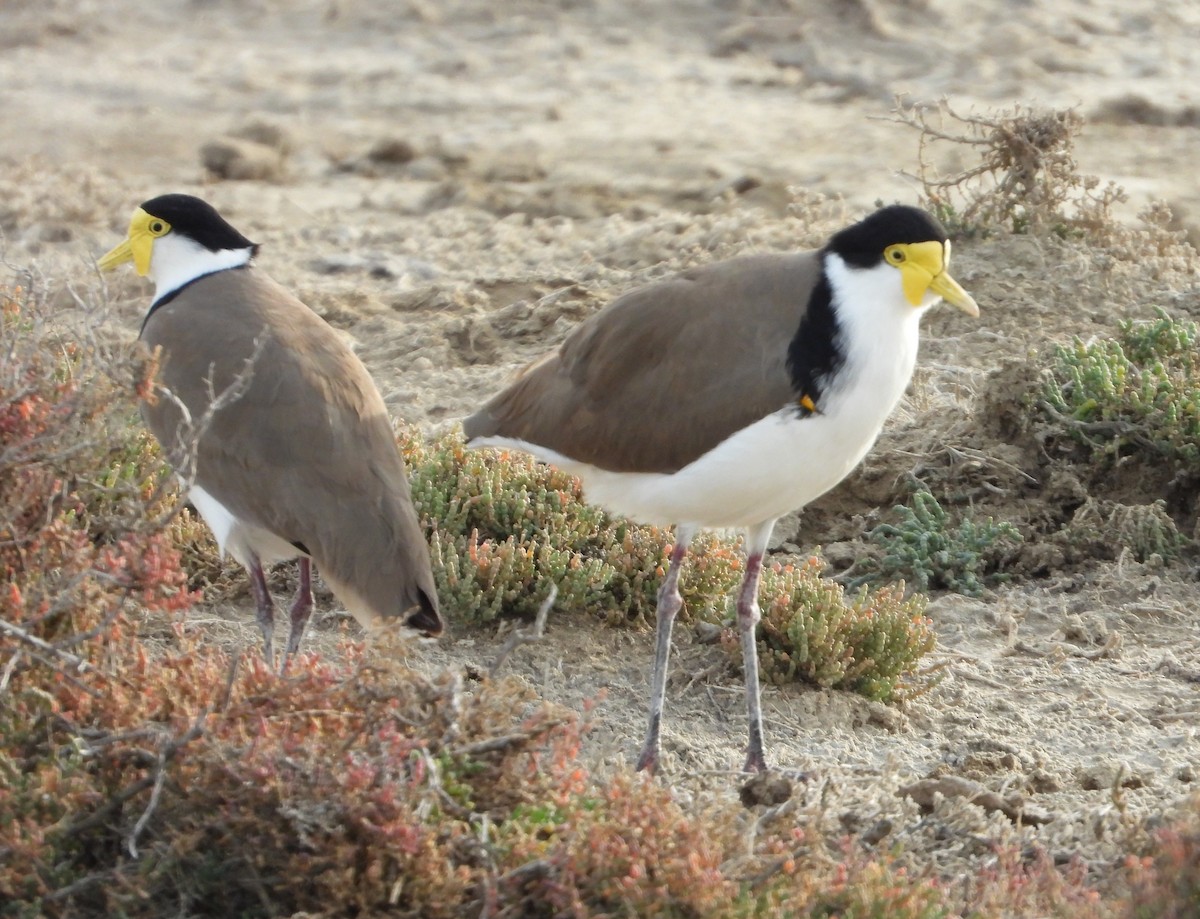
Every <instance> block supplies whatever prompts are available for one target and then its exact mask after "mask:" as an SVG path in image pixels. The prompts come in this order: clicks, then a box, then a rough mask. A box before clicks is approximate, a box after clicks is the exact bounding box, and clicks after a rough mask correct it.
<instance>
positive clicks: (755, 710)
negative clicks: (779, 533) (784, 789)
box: [737, 520, 775, 772]
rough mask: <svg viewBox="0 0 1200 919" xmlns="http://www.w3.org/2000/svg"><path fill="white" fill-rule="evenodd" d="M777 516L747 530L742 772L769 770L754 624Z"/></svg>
mask: <svg viewBox="0 0 1200 919" xmlns="http://www.w3.org/2000/svg"><path fill="white" fill-rule="evenodd" d="M774 526H775V521H774V520H769V521H767V522H766V523H760V524H759V525H758V526H757V527H754V528H753V529H751V530H749V531H748V532H747V533H746V576H745V578H743V579H742V589H741V591H740V592H739V594H738V602H737V620H738V632H739V633H740V634H741V639H742V667H743V668H744V669H745V671H746V714H747V717H748V719H749V722H750V737H749V741H748V742H747V745H746V765H744V766H743V767H742V771H743V772H766V770H767V759H766V756H765V755H764V754H763V726H762V701H761V696H760V691H759V686H758V642H757V639H756V638H755V634H754V633H755V628H756V627H757V626H758V620H759V619H760V618H761V614H760V612H759V609H758V579H759V575H760V573H761V572H762V560H763V554H764V553H765V552H766V551H767V543H768V542H769V541H770V539H771V530H772V528H773V527H774Z"/></svg>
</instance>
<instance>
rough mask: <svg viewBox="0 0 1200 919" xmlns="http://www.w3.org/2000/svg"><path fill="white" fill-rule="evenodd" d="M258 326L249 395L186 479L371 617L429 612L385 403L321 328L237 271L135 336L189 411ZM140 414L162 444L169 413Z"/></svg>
mask: <svg viewBox="0 0 1200 919" xmlns="http://www.w3.org/2000/svg"><path fill="white" fill-rule="evenodd" d="M260 335H261V336H262V342H261V347H262V350H261V353H260V354H259V356H258V358H257V360H256V361H255V363H254V365H253V369H252V371H251V373H252V376H251V379H250V383H249V387H248V389H247V391H246V392H245V394H244V395H243V396H241V397H240V398H238V399H237V400H236V401H234V402H232V403H231V404H230V405H228V406H227V407H225V408H223V409H221V410H220V411H219V412H217V414H216V416H215V417H214V419H213V424H212V426H211V428H210V429H209V430H208V432H207V434H206V435H205V436H204V437H203V438H202V439H201V441H200V443H199V448H198V451H197V457H196V484H197V485H200V486H201V487H202V488H204V489H205V490H206V491H208V492H209V493H210V494H212V495H213V496H214V497H215V498H216V499H217V500H218V501H220V502H221V503H222V504H223V505H225V507H227V508H228V509H229V510H230V511H231V512H232V513H233V514H234V515H235V516H237V517H238V518H240V519H243V520H246V521H249V522H252V523H254V524H256V525H257V526H260V527H262V528H264V529H266V530H269V531H270V532H272V533H275V534H277V535H278V536H280V537H281V538H283V539H285V540H287V541H288V542H291V543H293V544H298V545H303V546H304V547H305V548H306V549H307V550H308V552H309V553H310V554H311V555H312V558H313V560H314V561H315V562H316V564H317V566H318V568H319V569H322V570H325V571H326V572H327V573H328V575H329V576H330V580H331V581H334V580H336V581H338V582H341V583H345V584H348V585H350V586H351V587H353V588H354V590H355V591H356V592H357V593H358V595H359V596H360V597H361V598H362V599H363V600H364V601H365V602H366V603H367V604H368V605H369V606H370V607H371V608H372V610H373V611H374V612H375V613H376V615H378V616H380V617H384V618H390V617H393V616H399V615H402V614H404V613H405V612H407V611H410V610H412V608H414V607H419V608H420V609H422V610H425V611H426V612H427V613H428V614H430V615H432V617H433V618H434V619H435V620H436V618H437V610H438V601H437V593H436V589H435V586H434V582H433V575H432V572H431V570H430V563H429V550H428V546H427V544H426V542H425V538H424V534H423V533H422V531H421V527H420V524H419V522H418V520H417V515H416V512H415V510H414V508H413V506H412V498H411V493H410V489H409V484H408V476H407V474H406V470H405V468H404V460H403V457H402V456H401V455H400V451H399V449H398V447H397V446H396V442H395V438H394V436H393V432H392V427H391V423H390V421H389V418H388V414H387V409H386V407H385V405H384V402H383V399H382V397H381V396H380V395H379V391H378V390H377V389H376V387H375V384H374V382H373V381H372V380H371V377H370V375H369V374H368V372H367V370H366V368H365V367H364V366H363V364H362V362H361V361H359V359H358V358H357V357H355V356H354V354H353V353H352V352H351V351H350V349H349V348H348V347H347V346H346V345H345V344H344V343H343V342H342V340H341V339H340V338H339V337H338V336H337V333H335V332H334V331H333V329H331V328H330V327H329V326H328V325H327V324H326V323H325V322H324V321H323V320H322V319H321V318H320V317H319V316H317V315H316V314H315V313H314V312H312V311H311V310H310V309H309V308H308V307H306V306H305V305H304V304H303V303H301V302H300V301H299V300H297V299H296V298H295V297H293V296H292V295H291V294H289V293H288V292H287V291H286V290H285V289H284V288H282V287H281V286H279V285H278V284H276V283H275V282H274V281H273V280H271V279H270V278H269V277H267V276H266V275H264V274H262V273H260V272H259V271H258V270H257V269H255V268H253V267H247V268H243V269H236V270H232V271H222V272H219V273H216V274H213V275H210V276H208V277H205V278H201V279H200V280H198V281H196V282H194V283H193V284H191V285H190V286H188V287H186V288H185V289H184V290H182V291H181V292H180V293H179V295H178V296H177V297H176V298H175V299H174V300H171V301H170V302H168V303H167V304H165V305H163V306H162V307H160V308H158V309H157V310H155V311H154V313H153V314H152V315H151V316H150V317H149V319H148V320H147V322H146V325H145V328H144V329H143V330H142V335H141V340H142V341H143V342H144V343H145V345H146V346H147V347H149V348H150V349H154V348H155V347H157V346H161V347H162V349H163V352H164V360H163V366H162V382H163V384H164V385H165V386H166V387H167V388H168V389H170V390H171V391H172V392H173V393H174V394H175V395H176V396H177V397H178V398H179V399H180V400H181V401H182V402H183V403H184V404H185V405H186V406H187V407H188V410H189V411H190V412H191V414H192V416H193V418H198V417H199V416H200V415H201V414H202V413H203V412H204V411H205V409H206V408H207V407H208V406H209V405H210V404H211V398H210V392H209V386H208V383H207V380H208V379H209V378H211V380H212V389H213V391H214V392H216V393H217V394H220V393H221V392H223V391H224V390H225V389H226V388H227V387H228V386H230V384H231V383H233V381H234V380H235V379H236V378H237V377H238V375H239V374H240V373H242V372H243V371H244V368H245V362H246V361H247V360H248V359H249V358H250V357H251V355H252V354H253V353H254V349H255V338H256V337H258V336H260ZM143 414H144V416H145V418H146V422H147V424H148V426H149V427H150V430H151V431H152V432H153V433H154V435H155V437H157V438H158V439H159V441H160V442H161V443H163V444H164V445H167V446H168V450H169V451H170V449H171V445H173V444H174V443H176V441H177V431H178V428H179V421H180V413H179V411H178V409H177V408H176V407H175V406H174V405H173V404H172V403H170V402H169V401H168V400H165V399H160V400H159V401H158V403H157V404H156V405H145V406H144V407H143ZM176 459H177V457H176ZM173 461H175V459H173ZM426 618H428V617H426Z"/></svg>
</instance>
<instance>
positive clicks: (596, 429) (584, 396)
mask: <svg viewBox="0 0 1200 919" xmlns="http://www.w3.org/2000/svg"><path fill="white" fill-rule="evenodd" d="M819 271H820V266H819V262H818V260H817V257H816V253H811V252H808V253H800V254H793V255H759V256H749V257H745V258H739V259H734V260H732V261H727V262H720V263H717V264H714V265H710V266H707V267H704V268H698V269H693V270H690V271H686V272H684V273H683V274H680V275H678V276H676V277H674V278H671V279H669V280H666V281H662V282H659V283H656V284H651V285H649V286H647V287H643V288H640V289H638V290H634V291H631V292H630V293H628V294H626V295H625V296H623V297H621V298H619V299H618V300H616V301H614V302H613V303H612V304H610V305H609V306H608V307H606V308H605V309H604V310H602V311H601V312H599V313H597V314H596V315H594V316H592V317H591V318H589V319H587V320H586V321H584V322H583V323H582V324H581V325H580V326H579V327H578V328H577V329H575V331H574V332H572V333H571V335H570V336H569V337H568V338H567V340H566V341H565V342H564V343H563V345H562V346H561V347H560V348H559V349H558V350H557V351H555V352H553V353H551V354H549V355H547V356H546V357H544V358H543V359H542V360H540V361H538V362H537V363H535V364H532V365H531V366H530V367H529V368H527V369H526V370H525V371H524V372H523V373H522V375H521V376H520V377H519V378H518V379H517V380H516V381H515V382H514V383H513V384H512V385H511V386H509V387H508V388H507V389H505V390H503V391H502V392H500V393H499V394H498V395H496V396H495V397H494V398H493V399H492V400H491V401H489V402H488V403H487V404H486V405H485V406H484V407H483V408H482V409H480V410H479V411H478V412H476V413H475V414H474V415H472V416H471V417H469V418H467V419H466V421H465V422H464V423H463V428H464V431H465V433H466V435H467V438H468V439H472V438H476V437H507V438H515V439H520V440H524V441H527V442H529V443H533V444H538V445H540V446H543V447H547V448H549V449H551V450H554V451H556V452H558V453H561V454H563V455H564V456H568V457H570V458H572V459H575V460H579V461H582V462H586V463H590V464H591V465H594V466H599V467H601V468H604V469H610V470H613V471H617V472H675V471H677V470H679V469H682V468H683V467H684V466H686V465H688V464H689V463H690V462H692V461H693V460H695V459H696V458H697V457H699V456H700V455H702V454H703V453H705V452H707V451H708V450H710V449H712V448H713V447H715V446H716V445H717V444H719V443H720V442H721V441H723V440H724V439H725V438H727V437H729V436H730V435H731V434H733V433H734V432H736V431H738V430H741V429H742V428H744V427H746V426H748V425H750V424H752V423H754V422H755V421H758V420H759V419H761V418H763V417H765V416H766V415H769V414H770V413H772V412H774V411H777V410H778V409H780V408H782V407H783V406H785V405H786V404H788V403H789V402H791V401H794V400H795V399H796V397H797V395H798V394H797V393H795V392H794V391H793V388H792V384H791V380H790V377H789V374H788V369H787V353H788V345H789V343H790V342H791V340H792V338H793V337H794V336H795V334H796V330H797V329H798V328H799V326H800V320H801V317H802V316H803V314H804V310H805V308H806V306H807V303H808V299H809V294H810V293H811V291H812V289H813V287H814V285H815V284H816V282H817V278H818V277H819Z"/></svg>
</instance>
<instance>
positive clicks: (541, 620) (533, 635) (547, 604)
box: [488, 584, 558, 679]
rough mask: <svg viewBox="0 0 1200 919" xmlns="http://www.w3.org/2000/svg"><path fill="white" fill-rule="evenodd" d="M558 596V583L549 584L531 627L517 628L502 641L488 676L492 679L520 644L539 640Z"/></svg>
mask: <svg viewBox="0 0 1200 919" xmlns="http://www.w3.org/2000/svg"><path fill="white" fill-rule="evenodd" d="M557 598H558V585H557V584H551V585H550V593H549V594H548V595H547V596H546V599H545V600H543V601H542V605H541V606H540V607H539V608H538V612H537V617H536V618H535V619H534V620H533V626H532V628H528V629H517V630H515V631H514V632H513V633H512V634H511V635H510V636H509V637H508V641H506V642H505V643H504V647H502V648H501V649H500V653H499V654H498V655H496V659H495V660H494V661H493V662H492V666H491V667H490V668H489V669H488V678H489V679H493V678H494V677H495V676H496V674H497V673H498V672H499V670H500V668H501V667H502V666H503V665H504V662H505V661H506V660H507V659H508V656H509V655H510V654H512V652H513V651H514V650H516V649H517V648H518V647H520V646H521V645H528V644H532V643H533V642H535V641H541V639H542V633H543V632H545V630H546V619H547V617H548V616H549V615H550V609H551V608H552V607H553V606H554V601H555V600H556V599H557Z"/></svg>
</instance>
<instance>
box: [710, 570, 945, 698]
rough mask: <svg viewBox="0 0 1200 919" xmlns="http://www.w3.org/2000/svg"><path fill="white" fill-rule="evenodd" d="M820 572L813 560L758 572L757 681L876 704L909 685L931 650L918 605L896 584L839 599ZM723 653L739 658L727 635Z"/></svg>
mask: <svg viewBox="0 0 1200 919" xmlns="http://www.w3.org/2000/svg"><path fill="white" fill-rule="evenodd" d="M821 570H822V565H821V562H820V561H819V560H818V559H816V558H810V559H808V560H807V561H805V562H804V563H803V564H800V565H790V564H789V565H776V566H771V567H769V568H764V570H763V576H762V585H761V587H762V590H761V600H760V605H761V607H762V621H761V623H760V624H759V647H760V652H761V653H760V662H759V666H760V669H761V671H762V675H763V678H764V679H765V680H768V681H770V682H772V683H777V684H780V683H786V682H791V681H800V682H806V683H814V684H816V685H818V686H822V687H826V688H832V689H849V690H853V691H855V692H859V693H862V694H863V695H864V696H866V697H867V698H870V699H878V700H882V701H888V700H890V699H892V698H893V697H895V696H896V695H898V694H899V693H900V692H901V689H902V688H903V687H905V686H906V685H907V686H915V685H917V682H918V681H916V680H915V678H914V676H913V674H914V671H915V670H916V667H917V663H918V661H919V660H920V659H921V657H923V656H924V655H925V654H927V653H929V652H930V651H932V650H933V648H934V646H935V645H936V644H937V637H936V635H935V634H934V631H933V624H932V623H931V622H930V621H929V619H927V618H926V616H925V598H924V597H923V596H920V595H919V594H914V595H913V596H912V597H909V598H908V599H905V597H904V584H903V582H901V583H899V584H894V585H888V586H885V587H882V588H880V589H879V590H875V591H870V590H868V589H867V588H866V587H863V588H860V589H859V590H858V591H856V592H855V593H854V594H853V595H852V596H850V597H847V596H846V595H845V589H844V588H843V587H842V585H841V584H838V583H837V582H836V581H833V580H830V579H828V578H823V577H821ZM725 646H726V647H727V648H728V649H729V651H730V653H731V654H737V655H738V659H740V655H741V651H740V645H739V644H738V641H737V639H736V636H735V635H734V634H733V632H732V630H730V631H729V632H728V634H727V640H726V642H725Z"/></svg>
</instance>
